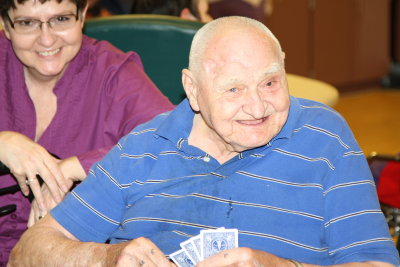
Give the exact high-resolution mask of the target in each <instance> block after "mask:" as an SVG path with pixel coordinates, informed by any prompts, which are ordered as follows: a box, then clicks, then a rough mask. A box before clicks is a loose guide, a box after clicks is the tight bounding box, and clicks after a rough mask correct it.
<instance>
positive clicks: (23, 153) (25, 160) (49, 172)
mask: <svg viewBox="0 0 400 267" xmlns="http://www.w3.org/2000/svg"><path fill="white" fill-rule="evenodd" d="M0 147H1V150H0V161H1V162H3V163H4V164H5V165H6V166H7V167H8V168H9V169H10V172H11V173H12V174H13V175H14V177H15V178H16V179H17V181H18V184H19V186H20V187H21V191H22V192H23V194H24V195H28V194H29V189H30V190H32V192H33V194H34V195H35V198H36V201H37V203H38V205H39V207H40V208H41V209H43V210H44V209H45V205H44V199H43V196H42V193H41V190H40V185H39V181H38V180H37V178H36V175H40V177H42V179H43V181H44V182H45V183H46V184H47V185H48V188H49V190H50V192H51V194H52V196H53V198H54V199H56V200H57V201H58V202H59V201H61V199H62V197H61V194H60V190H61V191H62V192H67V191H68V187H67V185H66V180H65V178H64V176H63V175H62V172H61V170H60V168H59V166H58V161H59V160H58V159H56V158H54V157H53V156H52V155H50V154H49V152H47V150H46V149H45V148H43V147H42V146H41V145H39V144H37V143H35V142H34V141H32V140H31V139H29V138H28V137H26V136H25V135H22V134H20V133H17V132H10V131H3V132H0ZM27 181H28V182H27ZM28 185H29V186H28Z"/></svg>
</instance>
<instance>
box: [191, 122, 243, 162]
mask: <svg viewBox="0 0 400 267" xmlns="http://www.w3.org/2000/svg"><path fill="white" fill-rule="evenodd" d="M188 142H189V144H190V145H192V146H195V147H197V148H199V149H201V150H203V151H204V152H206V153H207V154H209V155H210V156H212V157H213V158H215V159H216V160H217V161H218V162H219V163H220V164H224V163H225V162H227V161H228V160H230V159H231V158H233V157H235V156H236V155H237V154H239V153H238V152H236V151H233V149H232V148H231V147H230V146H229V145H228V144H226V143H225V142H224V141H223V140H222V139H221V138H220V137H219V136H218V135H217V134H216V133H215V132H214V131H212V130H211V129H210V127H209V126H208V125H207V124H206V123H205V121H204V120H203V119H202V117H201V115H200V114H195V115H194V118H193V127H192V130H191V132H190V135H189V138H188Z"/></svg>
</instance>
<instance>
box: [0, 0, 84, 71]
mask: <svg viewBox="0 0 400 267" xmlns="http://www.w3.org/2000/svg"><path fill="white" fill-rule="evenodd" d="M76 12H77V8H76V5H75V4H74V3H72V2H70V1H62V2H61V3H57V1H46V2H45V3H44V4H41V3H40V2H39V1H34V0H30V1H27V2H25V3H24V4H23V5H20V4H17V8H16V9H10V10H9V12H8V14H9V17H10V19H11V21H15V20H24V21H25V20H27V21H29V20H30V19H37V20H41V21H48V20H49V19H50V18H53V17H55V16H60V15H68V14H76ZM83 17H84V14H83V16H80V17H79V20H77V21H76V23H75V24H74V26H73V27H71V28H69V29H66V30H62V31H54V30H53V29H51V28H50V27H49V25H48V24H46V23H43V24H42V27H41V31H39V32H35V33H29V34H27V33H24V34H22V33H17V32H15V30H14V29H13V28H12V27H11V25H8V27H4V29H5V33H6V36H7V38H8V39H10V40H11V42H12V45H13V48H14V51H15V54H16V55H17V57H18V58H19V60H20V61H21V62H22V63H23V64H24V66H25V73H28V75H29V74H31V75H39V76H40V77H49V78H51V77H56V78H57V77H59V76H61V75H62V74H63V72H64V70H65V69H66V67H67V66H68V63H69V62H70V61H71V60H72V59H73V58H74V57H75V56H76V54H77V53H78V51H79V49H80V47H81V43H82V27H83V19H82V18H83ZM6 24H7V22H6Z"/></svg>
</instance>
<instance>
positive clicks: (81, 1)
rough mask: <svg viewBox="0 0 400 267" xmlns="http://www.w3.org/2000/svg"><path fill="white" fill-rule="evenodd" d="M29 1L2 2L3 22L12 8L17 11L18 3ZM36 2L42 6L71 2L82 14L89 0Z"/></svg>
mask: <svg viewBox="0 0 400 267" xmlns="http://www.w3.org/2000/svg"><path fill="white" fill-rule="evenodd" d="M27 1H30V0H0V14H1V17H2V18H3V21H4V22H7V12H8V11H9V10H10V9H11V8H12V9H15V8H16V3H18V4H24V3H25V2H27ZM34 1H36V2H40V3H41V4H44V3H45V2H49V1H57V3H61V2H62V1H70V2H72V3H74V4H76V7H77V9H78V12H79V13H80V12H81V11H82V10H83V9H84V8H85V7H86V5H87V1H88V0H34Z"/></svg>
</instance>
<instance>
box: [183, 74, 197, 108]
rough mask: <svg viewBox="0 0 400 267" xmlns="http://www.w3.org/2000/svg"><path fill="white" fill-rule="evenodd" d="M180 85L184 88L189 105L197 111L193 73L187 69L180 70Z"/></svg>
mask: <svg viewBox="0 0 400 267" xmlns="http://www.w3.org/2000/svg"><path fill="white" fill-rule="evenodd" d="M182 85H183V89H185V93H186V97H187V98H188V99H189V103H190V106H191V107H192V109H193V110H194V111H199V110H200V109H199V105H198V102H197V96H198V86H197V83H196V79H195V78H194V77H193V73H192V72H191V71H190V70H188V69H183V70H182Z"/></svg>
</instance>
